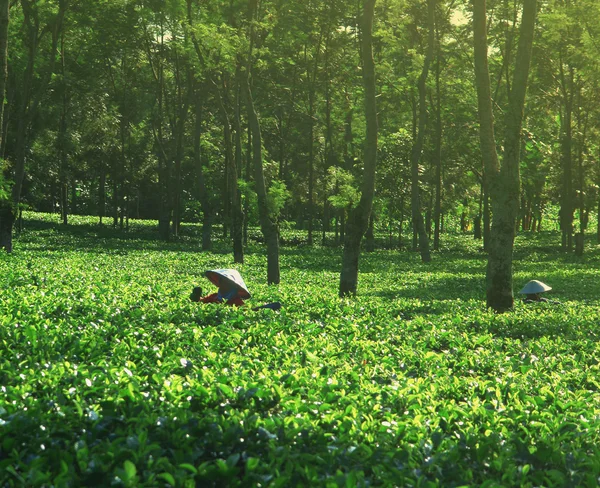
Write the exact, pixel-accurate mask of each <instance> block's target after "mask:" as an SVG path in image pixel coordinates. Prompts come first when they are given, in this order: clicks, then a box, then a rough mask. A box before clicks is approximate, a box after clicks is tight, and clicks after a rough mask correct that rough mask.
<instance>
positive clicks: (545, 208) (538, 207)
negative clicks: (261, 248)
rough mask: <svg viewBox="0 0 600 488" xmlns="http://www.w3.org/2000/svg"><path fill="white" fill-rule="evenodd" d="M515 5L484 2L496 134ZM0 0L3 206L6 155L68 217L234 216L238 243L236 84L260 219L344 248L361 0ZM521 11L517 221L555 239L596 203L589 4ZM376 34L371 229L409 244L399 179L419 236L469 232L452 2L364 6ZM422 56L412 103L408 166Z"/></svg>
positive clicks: (465, 56) (474, 158)
mask: <svg viewBox="0 0 600 488" xmlns="http://www.w3.org/2000/svg"><path fill="white" fill-rule="evenodd" d="M520 3H521V2H519V1H518V0H515V1H513V0H492V1H489V2H488V22H489V28H488V30H489V33H488V35H489V44H490V48H489V62H490V74H491V83H492V94H493V99H494V108H495V110H496V112H497V121H496V125H497V131H498V132H499V133H501V132H502V126H501V124H502V120H503V117H501V114H503V113H504V110H505V108H506V103H507V100H508V97H509V95H510V91H511V88H512V87H511V86H510V80H511V79H512V73H511V70H512V68H511V66H512V61H513V59H514V56H515V51H516V45H517V40H518V39H517V37H518V24H519V20H520V12H521V4H520ZM8 4H9V7H10V22H9V24H8V76H7V80H6V96H5V107H4V118H3V126H2V139H1V147H0V154H1V155H2V156H3V159H4V161H5V162H4V177H3V180H2V181H1V183H2V187H0V188H1V190H0V198H3V199H4V200H5V201H6V200H8V199H9V197H10V192H11V190H12V189H13V188H14V187H13V182H14V181H15V179H18V175H15V174H14V168H15V167H18V162H19V160H23V162H24V168H25V177H24V180H23V188H22V191H21V192H20V202H21V203H22V204H24V205H26V206H27V207H29V208H32V209H34V210H39V211H46V212H61V213H62V218H63V221H64V222H65V223H68V218H69V214H90V215H97V216H98V217H99V219H100V222H104V223H109V224H112V225H115V226H120V227H122V228H124V227H127V225H128V219H129V218H149V219H158V220H159V230H160V235H161V237H162V238H163V239H169V238H171V237H172V236H177V235H178V234H179V233H180V232H181V229H180V224H181V223H183V222H202V223H203V227H204V239H203V247H204V248H206V249H208V248H210V246H211V235H212V234H211V233H212V232H219V233H220V235H225V236H228V235H232V234H233V229H234V228H240V227H241V228H243V229H244V231H245V232H244V234H245V235H246V236H247V227H248V225H256V224H257V222H258V218H259V214H258V205H257V195H256V193H255V186H254V181H253V180H254V169H253V168H252V166H251V164H252V150H251V145H252V131H251V130H249V121H250V120H251V116H250V112H249V109H248V103H247V98H248V94H247V91H248V90H247V89H246V86H245V85H246V84H247V82H248V81H249V85H250V88H249V90H251V92H252V95H253V99H254V106H255V109H256V113H257V114H258V117H259V119H260V129H261V134H262V141H261V142H262V149H263V151H262V159H263V169H264V177H265V181H266V186H267V191H268V205H269V212H270V214H271V216H272V217H273V218H274V219H276V220H278V225H280V226H289V227H293V228H296V229H302V230H305V231H306V232H307V234H306V235H307V241H308V243H313V242H320V241H321V240H323V241H325V240H326V232H327V231H329V232H332V231H333V232H335V233H334V234H333V235H334V236H335V238H334V239H335V241H337V242H339V243H341V242H342V240H343V236H344V232H345V221H346V217H347V215H348V211H349V210H350V209H351V208H352V207H353V206H355V205H356V204H357V203H358V201H359V199H360V192H359V190H358V181H360V178H361V173H362V163H363V146H364V137H365V115H364V110H363V99H364V94H363V91H364V90H363V85H362V79H361V70H362V66H361V57H360V36H361V31H360V29H359V28H358V23H359V18H360V15H361V8H362V7H361V2H357V1H348V0H306V1H291V0H260V1H258V2H256V1H253V0H251V1H250V2H247V1H246V0H243V1H238V0H227V1H221V0H211V1H202V0H200V1H198V0H168V1H162V0H150V1H143V0H96V1H94V2H86V1H83V0H80V1H76V0H47V1H36V0H13V1H12V2H8ZM538 11H539V13H538V19H537V25H536V37H535V44H534V48H533V61H532V66H531V72H530V78H529V80H530V81H529V91H528V97H527V102H526V106H525V119H524V125H523V131H522V151H521V168H520V170H521V202H520V207H521V209H520V214H519V222H518V227H519V229H523V230H533V231H536V230H540V229H542V228H554V229H555V228H556V224H557V223H558V224H559V225H560V229H561V230H562V234H563V241H562V244H563V247H564V248H565V249H570V248H571V246H572V245H573V239H572V237H573V234H574V233H575V232H584V231H585V230H586V228H587V227H588V224H589V222H590V221H594V222H595V221H596V220H598V219H597V213H598V211H599V210H600V206H599V193H598V188H599V185H600V146H599V145H598V129H599V126H600V111H599V110H598V98H599V95H600V85H599V80H600V67H599V66H598V59H600V56H599V55H600V27H599V26H600V6H599V5H598V3H597V2H595V1H593V0H577V1H576V0H548V1H545V2H540V5H539V6H538ZM432 32H433V39H434V42H433V44H431V43H430V42H428V35H429V34H430V33H432ZM373 34H374V40H373V43H374V44H373V51H374V59H375V65H376V76H377V83H376V84H377V94H378V98H377V109H378V118H379V146H378V167H377V184H376V193H375V200H374V212H373V214H372V217H371V230H373V228H375V229H378V230H379V231H382V232H383V231H385V232H386V233H387V234H388V235H389V242H390V245H392V246H401V245H402V243H403V242H404V245H405V246H410V247H413V248H414V249H416V248H417V246H418V241H417V239H416V236H413V235H412V234H413V233H412V232H410V235H409V232H407V230H408V229H410V228H411V227H410V226H411V222H412V220H414V219H412V218H411V190H412V192H413V194H412V197H413V198H412V204H413V205H414V204H415V203H414V191H415V187H416V188H417V191H418V192H419V195H418V199H417V202H418V203H417V204H418V205H419V208H418V211H419V214H420V215H422V217H423V223H424V226H425V229H426V231H427V233H428V234H429V237H430V239H432V243H433V248H434V249H437V248H438V247H439V245H440V234H441V233H443V231H444V230H445V228H447V227H448V222H452V223H453V224H454V225H455V227H457V228H458V229H459V230H461V231H464V232H466V231H473V232H474V233H475V236H476V237H478V238H483V237H485V236H486V231H487V230H488V229H489V221H490V219H489V205H488V198H487V195H486V189H485V185H484V178H483V167H482V162H481V153H480V148H479V139H478V129H479V127H478V118H477V98H476V92H475V87H474V74H473V47H472V46H473V34H472V25H471V6H470V5H469V2H465V1H464V0H437V1H436V2H435V19H434V23H433V25H432V24H431V22H430V18H429V17H428V12H427V2H422V1H416V0H380V1H378V2H377V4H376V7H375V25H374V32H373ZM428 47H429V48H430V50H429V56H428ZM426 61H429V73H428V76H427V79H426V85H425V102H426V109H427V113H426V115H427V116H426V120H425V123H424V126H423V127H422V131H423V134H422V135H423V153H422V157H420V159H419V161H418V163H419V164H418V167H417V170H418V171H416V172H415V171H411V169H413V168H411V152H412V151H413V149H414V146H415V144H416V142H417V140H418V136H419V132H420V130H419V129H420V128H419V95H420V93H419V89H418V88H419V87H418V81H419V77H420V76H421V75H422V72H423V66H424V64H425V62H426ZM415 180H416V181H415ZM411 183H414V184H413V186H412V188H411ZM235 189H237V190H235ZM238 208H239V209H240V212H239V215H237V214H236V209H238ZM548 217H552V220H550V219H548ZM544 219H546V220H544ZM402 229H404V233H405V234H406V235H404V236H402ZM594 231H596V229H594ZM597 232H598V237H599V239H600V227H599V228H598V229H597ZM330 236H331V234H329V237H328V239H329V240H331V237H330ZM367 236H369V233H367ZM411 238H412V245H411V242H410V239H411Z"/></svg>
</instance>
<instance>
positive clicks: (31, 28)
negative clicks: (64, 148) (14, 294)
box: [0, 0, 67, 252]
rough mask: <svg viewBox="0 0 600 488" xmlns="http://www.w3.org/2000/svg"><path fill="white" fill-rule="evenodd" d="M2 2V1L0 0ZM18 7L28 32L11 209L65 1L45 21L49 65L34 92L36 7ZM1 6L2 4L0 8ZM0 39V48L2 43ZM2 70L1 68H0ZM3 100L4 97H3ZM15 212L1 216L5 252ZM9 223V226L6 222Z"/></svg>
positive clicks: (28, 1)
mask: <svg viewBox="0 0 600 488" xmlns="http://www.w3.org/2000/svg"><path fill="white" fill-rule="evenodd" d="M2 1H3V0H2ZM21 7H22V12H23V21H24V29H25V31H26V32H27V35H26V41H25V45H26V49H27V63H26V68H25V74H24V78H23V84H22V87H20V89H21V103H20V106H19V108H18V122H17V133H16V138H15V159H14V175H13V178H12V179H13V185H12V190H11V200H12V208H14V209H16V208H18V205H19V203H20V201H21V189H22V187H23V179H24V177H25V165H26V152H27V151H26V150H27V142H28V141H27V132H28V130H29V127H30V125H31V122H32V120H34V118H35V116H36V114H37V109H38V107H39V104H40V102H41V100H42V96H43V95H44V94H45V91H46V87H47V86H48V84H49V83H50V80H51V79H52V75H53V74H54V66H55V64H56V58H57V56H56V51H57V46H58V40H59V35H60V32H61V30H62V24H63V20H64V17H65V13H66V10H67V1H66V0H59V2H58V12H57V14H56V16H55V17H54V18H53V22H52V24H47V25H46V28H47V29H48V30H50V32H51V33H52V41H51V48H50V55H49V66H48V69H47V71H46V74H45V76H44V77H43V78H42V79H41V81H40V82H39V83H38V84H37V85H36V91H35V93H34V92H33V85H34V74H35V61H36V57H37V52H38V47H39V45H38V43H39V39H40V23H39V19H38V16H37V15H36V13H35V12H34V9H35V8H36V6H35V2H34V1H33V0H22V1H21ZM3 8H4V7H3V6H1V7H0V9H3ZM3 17H4V13H0V23H1V22H3V21H4V19H3ZM2 29H3V27H0V35H4V33H3V32H2ZM3 42H4V41H3V40H0V49H1V48H2V43H3ZM0 69H1V68H0ZM2 98H3V99H4V97H2ZM14 211H16V210H11V212H12V217H11V216H9V211H8V210H4V211H3V214H4V217H3V218H2V236H1V237H0V247H2V248H4V249H6V250H7V251H8V252H12V225H13V223H14V221H15V215H14ZM9 224H10V228H8V225H9Z"/></svg>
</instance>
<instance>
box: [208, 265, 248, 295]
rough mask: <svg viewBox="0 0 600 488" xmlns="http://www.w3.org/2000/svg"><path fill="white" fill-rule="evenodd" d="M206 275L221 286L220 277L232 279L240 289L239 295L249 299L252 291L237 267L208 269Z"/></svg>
mask: <svg viewBox="0 0 600 488" xmlns="http://www.w3.org/2000/svg"><path fill="white" fill-rule="evenodd" d="M204 275H205V276H206V277H207V278H208V279H209V280H210V281H211V282H212V283H213V284H214V285H216V286H219V279H220V278H225V279H226V280H228V281H230V282H231V283H232V284H233V285H234V286H235V288H237V290H238V297H240V298H243V299H244V300H247V299H248V298H250V292H249V291H248V287H247V286H246V283H244V279H243V278H242V275H240V273H239V272H238V271H237V270H235V269H213V270H210V271H206V272H205V273H204Z"/></svg>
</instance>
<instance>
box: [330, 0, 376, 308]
mask: <svg viewBox="0 0 600 488" xmlns="http://www.w3.org/2000/svg"><path fill="white" fill-rule="evenodd" d="M363 5H364V8H363V18H362V46H361V47H362V49H361V55H362V63H363V70H362V73H363V84H364V89H365V119H366V137H365V151H364V173H363V181H362V194H361V197H360V201H359V203H358V205H357V206H356V207H355V208H353V209H352V210H351V211H350V215H349V217H348V222H347V227H346V235H345V238H344V253H343V256H342V271H341V273H340V292H339V294H340V297H344V296H347V295H356V288H357V284H358V260H359V256H360V242H361V240H362V237H363V235H364V233H365V231H366V230H367V227H368V225H369V218H370V216H371V210H372V206H373V195H374V193H375V171H376V167H377V99H376V90H375V63H374V61H373V35H372V32H373V15H374V9H375V0H364V4H363Z"/></svg>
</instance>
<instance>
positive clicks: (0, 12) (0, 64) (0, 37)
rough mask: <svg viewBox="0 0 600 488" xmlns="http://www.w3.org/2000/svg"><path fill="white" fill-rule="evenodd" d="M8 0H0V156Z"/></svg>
mask: <svg viewBox="0 0 600 488" xmlns="http://www.w3.org/2000/svg"><path fill="white" fill-rule="evenodd" d="M9 3H10V2H9V0H0V158H1V157H3V152H2V149H3V148H4V130H3V128H4V94H5V92H6V79H7V75H8V22H9Z"/></svg>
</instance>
